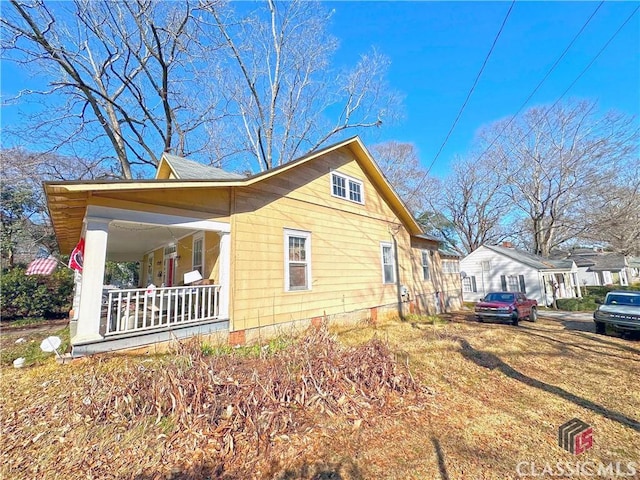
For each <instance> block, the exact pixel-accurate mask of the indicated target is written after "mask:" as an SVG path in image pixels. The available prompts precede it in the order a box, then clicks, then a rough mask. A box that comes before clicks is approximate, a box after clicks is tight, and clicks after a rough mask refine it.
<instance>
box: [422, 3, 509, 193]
mask: <svg viewBox="0 0 640 480" xmlns="http://www.w3.org/2000/svg"><path fill="white" fill-rule="evenodd" d="M515 3H516V0H513V1H512V2H511V5H510V6H509V10H508V11H507V14H506V15H505V17H504V20H503V21H502V25H500V30H498V33H497V34H496V36H495V38H494V39H493V43H492V44H491V48H490V49H489V53H487V56H486V57H485V59H484V62H483V63H482V67H480V71H479V72H478V74H477V75H476V79H475V80H474V82H473V85H472V86H471V89H470V90H469V93H468V94H467V98H465V100H464V103H463V104H462V107H460V111H459V112H458V115H457V116H456V119H455V120H454V121H453V125H451V128H450V129H449V132H448V133H447V136H446V137H445V139H444V141H443V142H442V145H440V148H439V149H438V153H436V156H435V157H434V158H433V160H432V161H431V164H430V165H429V168H428V169H427V173H426V174H425V178H426V176H427V175H428V174H429V172H430V171H431V168H432V167H433V165H434V164H435V163H436V160H438V157H439V156H440V154H441V153H442V150H443V149H444V146H445V145H446V144H447V142H448V141H449V137H450V136H451V134H452V133H453V129H454V128H456V125H457V124H458V120H460V117H461V116H462V112H463V111H464V109H465V107H466V106H467V103H468V102H469V99H470V98H471V94H473V91H474V90H475V88H476V85H477V84H478V80H480V76H481V75H482V72H483V71H484V67H485V66H486V65H487V62H488V61H489V57H491V54H492V53H493V49H494V47H495V46H496V43H498V39H499V38H500V35H501V34H502V30H503V29H504V26H505V24H506V23H507V19H508V18H509V15H511V10H513V6H514V5H515ZM423 181H424V179H423ZM420 183H422V182H420Z"/></svg>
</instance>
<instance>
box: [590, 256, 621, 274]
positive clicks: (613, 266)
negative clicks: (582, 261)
mask: <svg viewBox="0 0 640 480" xmlns="http://www.w3.org/2000/svg"><path fill="white" fill-rule="evenodd" d="M591 259H592V260H593V261H594V263H595V265H592V266H591V267H589V271H591V272H603V271H618V270H622V269H623V268H624V267H625V265H626V263H625V258H624V255H622V254H621V253H601V254H600V255H597V256H595V257H592V258H591Z"/></svg>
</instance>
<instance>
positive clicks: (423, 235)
mask: <svg viewBox="0 0 640 480" xmlns="http://www.w3.org/2000/svg"><path fill="white" fill-rule="evenodd" d="M414 237H416V238H422V239H424V240H431V241H432V242H438V243H442V239H441V238H438V237H434V236H433V235H429V234H428V233H422V234H420V235H414Z"/></svg>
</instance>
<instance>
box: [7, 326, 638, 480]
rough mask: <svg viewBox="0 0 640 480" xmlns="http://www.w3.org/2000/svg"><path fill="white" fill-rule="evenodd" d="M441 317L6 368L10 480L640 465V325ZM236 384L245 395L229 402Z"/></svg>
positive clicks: (495, 472)
mask: <svg viewBox="0 0 640 480" xmlns="http://www.w3.org/2000/svg"><path fill="white" fill-rule="evenodd" d="M444 319H445V321H444V322H441V321H439V322H434V321H433V318H429V319H427V318H424V319H421V318H418V317H416V318H412V319H411V321H406V322H401V321H398V320H385V321H382V322H379V323H378V324H377V325H375V326H367V325H363V326H358V327H355V326H349V327H331V328H330V333H331V334H332V336H333V338H337V344H336V345H337V346H335V347H331V348H329V347H327V348H324V347H323V346H322V345H324V344H322V343H319V344H318V343H317V344H312V343H310V342H306V343H305V341H303V342H302V343H301V344H292V346H287V345H288V342H285V346H284V350H280V348H282V347H281V346H279V347H278V349H275V351H274V353H269V348H266V349H265V350H263V351H260V350H255V352H254V353H255V355H248V354H247V353H246V352H244V353H243V354H241V355H236V354H234V353H233V352H231V353H230V354H229V353H225V354H224V355H221V356H215V355H214V356H207V357H202V356H198V355H197V354H194V353H192V354H189V355H185V354H184V352H182V353H180V352H179V354H177V355H175V356H169V355H166V356H131V355H110V356H107V355H104V356H96V357H93V358H90V359H83V360H79V361H76V362H74V363H72V364H71V365H58V364H57V363H56V362H55V361H54V360H53V359H50V360H48V361H46V362H45V363H43V364H41V365H36V366H34V367H30V368H25V369H12V368H8V367H2V370H1V374H2V384H3V388H2V389H1V396H0V421H1V422H2V428H3V431H2V436H1V437H0V478H15V479H21V478H25V479H26V478H43V479H47V478H60V479H66V478H132V479H136V480H146V479H149V480H151V479H156V478H158V479H159V478H175V479H178V478H225V479H241V478H277V479H283V480H284V479H298V478H300V479H312V478H313V479H343V480H347V479H451V480H453V479H508V478H518V475H517V471H516V465H517V464H518V463H519V462H526V466H525V467H524V468H525V471H526V472H529V473H530V472H531V467H530V465H531V462H534V463H535V464H536V465H538V466H539V467H538V468H539V469H542V468H543V467H544V465H545V463H550V464H551V465H555V464H556V463H557V462H574V463H575V462H576V461H580V462H588V461H590V462H596V463H597V462H603V463H605V464H608V463H609V462H622V466H623V468H624V467H625V465H626V464H627V462H632V461H633V462H639V463H640V441H639V440H640V423H639V422H640V388H639V387H638V381H639V379H640V342H639V341H637V340H625V339H622V338H615V337H603V336H597V335H595V334H594V333H592V328H593V327H592V325H591V324H590V323H588V322H585V323H584V324H581V323H579V322H575V321H572V322H563V321H561V320H551V319H544V318H542V319H540V320H539V321H538V322H537V323H529V322H522V323H521V325H520V326H519V327H513V326H510V325H506V324H505V325H503V324H492V323H484V324H479V323H476V322H474V321H472V320H471V319H470V318H468V317H467V316H465V315H463V314H459V315H449V316H446V317H444ZM326 338H329V337H326ZM371 339H377V340H380V341H381V342H377V343H376V342H375V341H374V343H373V344H372V343H370V342H369V341H370V340H371ZM323 341H326V342H327V344H328V343H330V342H329V341H328V340H326V339H325V340H323ZM319 345H320V346H319ZM363 345H364V346H365V347H366V348H363ZM367 345H368V347H367ZM380 345H383V346H385V348H388V349H389V350H390V352H391V354H390V359H391V360H389V358H387V353H388V351H387V350H384V348H382V347H381V346H380ZM288 349H294V353H291V354H287V355H289V356H286V357H284V360H278V359H279V358H280V356H281V355H283V354H284V353H285V352H287V351H288ZM295 349H297V350H295ZM318 349H320V350H318ZM209 350H210V349H207V352H208V351H209ZM265 352H266V353H265ZM309 352H312V353H313V354H311V355H309V354H308V353H309ZM212 359H213V360H212ZM322 359H324V360H323V361H321V360H322ZM394 361H395V365H392V363H393V362H394ZM210 362H213V363H210ZM323 362H324V363H323ZM307 364H308V365H307ZM312 364H313V365H312ZM406 366H408V368H409V371H410V373H409V372H407V371H406V368H405V367H406ZM201 367H202V368H201ZM311 367H313V368H311ZM363 369H364V370H363ZM345 378H348V380H345ZM210 384H215V386H216V388H218V387H219V388H218V390H216V392H217V393H216V396H215V397H210V396H207V392H209V391H210V388H209V385H210ZM301 384H303V385H302V386H300V385H301ZM234 389H236V390H238V391H241V393H242V395H243V396H242V401H239V402H237V403H235V404H233V405H232V404H229V405H225V401H226V400H227V399H228V398H232V397H230V396H229V395H231V393H232V391H235V390H234ZM217 399H220V402H218V403H216V402H217ZM167 412H170V413H167ZM238 412H239V413H238ZM574 417H577V418H579V419H581V420H583V421H584V422H586V423H588V424H589V425H591V426H592V427H593V438H594V445H593V447H592V448H591V449H590V450H588V451H586V452H585V453H582V454H581V455H579V456H574V455H572V454H571V453H569V452H566V451H564V450H562V449H561V448H559V447H558V445H557V433H558V427H559V426H560V425H562V424H563V423H565V422H567V421H568V420H570V419H572V418H574ZM211 418H215V419H216V420H215V421H209V420H210V419H211ZM638 467H640V464H639V465H638ZM527 469H528V470H527ZM545 478H552V477H549V476H547V477H545ZM599 478H608V477H599ZM627 478H634V477H629V476H628V477H627ZM636 478H637V476H636Z"/></svg>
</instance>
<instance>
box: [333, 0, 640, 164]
mask: <svg viewBox="0 0 640 480" xmlns="http://www.w3.org/2000/svg"><path fill="white" fill-rule="evenodd" d="M326 4H327V6H329V7H331V8H333V9H335V13H334V19H333V20H334V23H333V27H332V31H333V33H334V35H336V36H337V37H338V38H339V39H340V42H341V48H340V51H339V56H338V61H340V62H344V63H345V64H353V63H354V62H355V61H357V58H358V56H359V55H360V54H361V53H363V52H366V51H368V50H369V49H370V48H371V47H376V48H377V49H378V51H380V52H381V53H384V54H385V55H387V56H388V57H390V59H391V68H390V72H389V81H390V83H391V85H392V87H394V88H395V89H397V90H399V91H401V92H403V93H404V94H405V95H406V98H405V104H406V105H405V106H406V117H405V120H404V121H403V123H402V124H400V125H397V126H393V127H389V126H387V127H384V128H382V129H381V130H380V131H379V132H377V133H376V134H375V135H368V136H366V137H365V142H366V143H367V144H371V143H377V142H381V141H387V140H398V141H403V142H409V143H413V144H415V145H416V147H417V149H418V152H419V156H420V160H421V162H422V164H423V165H424V166H425V167H428V166H429V165H430V164H431V162H432V161H433V159H434V157H435V156H436V153H437V151H438V149H439V148H440V145H441V144H442V142H443V141H444V139H445V137H446V135H447V132H448V131H449V129H450V128H451V125H452V124H453V122H454V120H455V117H456V115H457V113H458V111H459V109H460V107H461V106H462V103H463V102H464V99H465V98H466V96H467V93H468V92H469V89H470V88H471V86H472V84H473V81H474V79H475V77H476V75H477V74H478V71H479V70H480V67H481V66H482V63H483V61H484V59H485V57H486V55H487V53H488V52H489V49H490V47H491V44H492V42H493V40H494V38H495V36H496V34H497V32H498V30H499V28H500V25H501V23H502V21H503V20H504V17H505V15H506V13H507V11H508V9H509V6H510V4H511V2H418V1H414V2H352V1H349V2H346V1H345V2H327V3H326ZM598 4H599V2H516V4H515V6H514V8H513V10H512V12H511V15H510V16H509V19H508V20H507V23H506V25H505V27H504V30H503V32H502V34H501V36H500V38H499V40H498V42H497V44H496V46H495V48H494V51H493V53H492V55H491V57H490V59H489V61H488V63H487V65H486V67H485V70H484V73H483V75H482V77H481V78H480V80H479V82H478V85H477V86H476V89H475V91H474V93H473V95H472V97H471V99H470V100H469V102H468V104H467V106H466V108H465V111H464V112H463V114H462V117H461V118H460V120H459V122H458V124H457V127H456V129H455V130H454V132H453V134H452V135H451V137H450V139H449V141H448V142H447V145H446V146H445V148H444V150H443V151H442V153H441V154H440V156H439V158H438V160H437V162H436V163H435V164H434V167H433V169H432V173H433V174H435V175H438V176H441V175H444V174H446V172H447V170H448V164H449V162H450V161H451V159H452V158H453V156H454V155H455V154H464V153H465V152H467V151H468V149H469V148H470V146H471V143H472V141H473V138H474V134H475V132H476V131H477V130H478V128H479V127H481V126H482V125H484V124H488V123H491V122H493V121H496V120H499V119H501V118H504V117H508V116H510V115H512V114H514V113H516V111H517V110H518V108H519V107H520V105H521V104H522V103H523V102H524V100H525V99H526V98H527V97H528V96H529V94H530V93H531V92H532V91H533V89H534V88H535V87H536V85H537V84H538V83H539V82H540V80H542V78H543V77H544V75H545V74H546V73H547V71H548V70H549V68H550V67H551V66H552V65H553V63H554V62H555V61H556V59H557V58H558V57H559V56H560V54H561V53H562V51H563V50H564V49H565V48H566V47H567V46H568V45H569V43H570V42H571V40H572V39H573V38H574V36H575V35H576V34H577V33H578V31H579V30H580V28H581V27H582V26H583V25H584V23H585V22H586V21H587V19H588V18H589V16H590V15H591V14H592V13H593V11H594V10H595V9H596V8H597V7H598ZM638 5H639V2H606V3H604V4H603V5H602V7H601V8H600V9H599V10H598V12H597V14H596V15H595V17H594V18H593V19H592V20H591V22H590V23H589V25H588V26H587V27H586V29H585V30H584V32H583V33H582V34H581V36H580V37H579V38H578V40H577V41H576V43H575V44H574V45H573V46H572V48H571V49H570V50H569V51H568V53H567V54H566V56H565V57H564V59H563V60H562V62H561V63H560V64H559V65H558V66H557V67H556V69H555V70H554V71H553V73H552V74H551V75H550V76H549V78H548V79H547V80H546V81H545V83H544V84H543V85H542V87H541V88H540V90H538V92H537V93H536V95H535V96H534V97H533V98H532V99H531V101H530V102H529V103H528V104H527V107H529V106H533V105H539V104H552V103H554V102H555V101H556V100H557V99H558V97H559V96H560V95H562V93H563V92H564V91H565V90H566V89H567V87H568V86H569V85H570V84H571V83H572V82H573V81H574V80H575V78H576V77H577V76H578V75H579V73H580V72H581V71H582V70H583V69H584V68H585V67H586V66H587V65H588V64H589V62H590V61H591V60H592V59H593V57H595V56H596V54H597V53H598V51H599V50H600V49H601V48H602V47H603V46H604V44H605V43H606V42H607V41H608V40H609V38H610V37H611V36H612V35H613V34H614V32H615V31H616V30H617V29H618V27H619V26H620V25H621V24H622V23H623V22H624V20H626V19H627V17H628V16H629V15H630V14H631V12H633V11H634V9H635V8H636V7H638ZM565 98H584V99H593V100H596V101H598V102H599V105H600V107H601V109H603V110H608V109H615V110H618V111H621V112H624V113H627V114H632V115H638V116H640V12H637V13H636V14H635V15H634V16H633V18H632V19H631V20H630V21H629V22H628V23H627V24H626V26H625V27H624V28H623V29H622V30H621V31H620V33H619V34H618V35H617V36H616V37H615V38H614V40H613V41H612V42H611V43H610V44H609V46H608V48H607V49H606V50H605V51H604V52H603V53H602V54H601V55H600V57H598V59H597V60H596V62H595V63H594V64H593V65H592V66H591V68H590V69H589V70H588V71H587V72H586V73H585V74H584V75H583V76H582V77H581V79H580V80H579V81H578V83H576V85H575V86H574V87H573V88H572V89H571V90H570V91H569V93H568V94H567V96H566V97H565ZM527 107H525V109H526V108H527Z"/></svg>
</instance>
